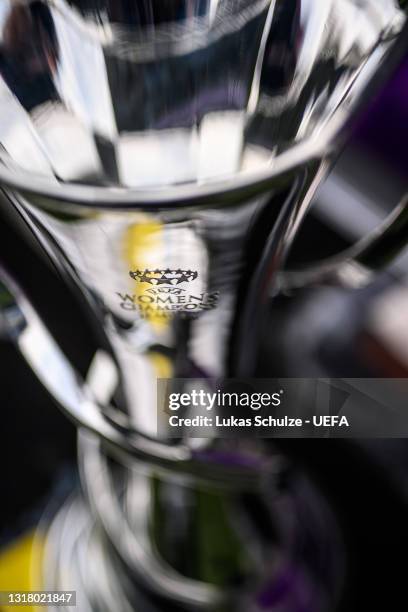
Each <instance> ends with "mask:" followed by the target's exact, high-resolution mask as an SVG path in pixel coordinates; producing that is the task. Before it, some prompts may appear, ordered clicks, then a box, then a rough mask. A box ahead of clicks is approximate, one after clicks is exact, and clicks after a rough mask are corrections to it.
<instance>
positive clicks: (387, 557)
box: [0, 59, 408, 612]
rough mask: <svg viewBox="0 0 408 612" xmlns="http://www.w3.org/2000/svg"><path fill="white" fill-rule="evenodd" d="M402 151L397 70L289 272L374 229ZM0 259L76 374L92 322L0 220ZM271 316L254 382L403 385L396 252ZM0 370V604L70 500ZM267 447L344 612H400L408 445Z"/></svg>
mask: <svg viewBox="0 0 408 612" xmlns="http://www.w3.org/2000/svg"><path fill="white" fill-rule="evenodd" d="M407 143H408V59H407V60H406V61H405V62H404V63H403V64H402V66H401V67H400V68H399V70H398V73H397V74H396V76H395V78H394V79H393V81H392V82H390V83H389V84H388V86H387V87H386V88H385V90H384V91H383V92H382V93H381V94H380V95H378V96H377V97H376V98H375V99H373V100H372V104H371V107H370V110H369V112H368V114H367V115H366V117H365V118H364V120H363V121H362V123H361V124H360V126H359V128H358V130H357V131H356V132H355V134H354V135H353V138H352V139H351V141H350V142H349V143H348V145H347V148H346V149H345V150H344V152H343V153H342V155H341V157H340V158H339V160H338V162H337V164H336V167H335V169H334V171H333V172H332V174H331V175H330V177H329V178H328V180H327V181H326V182H325V184H324V185H323V186H322V188H321V189H320V191H319V193H318V196H317V197H316V200H315V203H314V205H313V209H312V211H311V213H310V214H309V216H308V218H307V221H306V222H305V224H304V226H303V228H302V230H301V232H300V235H299V237H298V240H297V243H296V246H295V248H294V250H293V253H292V254H291V257H290V261H289V262H288V266H289V267H296V266H297V265H298V264H300V263H302V264H304V263H306V262H312V261H316V260H319V259H321V258H323V257H327V256H330V255H333V254H336V253H338V252H340V251H341V250H343V249H345V248H347V247H348V246H349V245H351V244H353V243H354V242H356V241H357V240H358V239H360V238H361V237H363V236H366V235H367V234H368V233H369V232H370V231H372V230H373V229H374V228H376V227H377V226H378V225H379V224H380V223H381V222H382V221H383V220H384V219H385V217H386V216H387V214H388V213H389V212H390V211H391V210H393V209H394V208H395V206H396V205H397V204H398V202H400V201H401V199H402V197H403V196H404V195H405V194H406V193H407V191H408V153H407ZM0 258H1V260H2V261H4V263H5V264H6V266H7V268H9V269H10V270H11V271H12V272H13V273H14V274H15V275H16V276H17V278H20V279H22V281H23V284H24V286H26V287H27V288H28V293H29V294H30V297H31V298H32V299H33V301H34V303H36V301H38V303H41V310H42V312H43V313H45V316H46V318H47V321H48V324H49V326H50V327H51V329H53V328H54V329H57V330H58V334H59V336H60V337H62V338H64V342H65V346H64V348H65V350H66V351H67V353H68V354H69V355H71V356H72V357H73V359H75V362H76V363H79V364H81V366H82V367H83V369H84V372H85V371H86V368H87V366H88V365H89V360H90V358H91V356H92V354H93V350H92V349H93V347H92V346H91V345H90V344H89V342H90V340H89V338H90V337H91V336H90V334H89V333H85V332H88V329H89V326H91V322H90V321H89V320H87V319H86V317H84V314H83V311H82V305H81V304H80V303H78V301H77V300H78V298H77V297H73V295H72V294H71V293H70V292H69V290H68V288H67V287H66V286H65V284H64V282H63V281H62V279H61V278H59V277H58V274H57V273H56V271H55V270H54V269H53V268H52V267H50V266H49V265H48V264H47V262H46V261H45V260H44V259H43V258H42V256H41V254H40V251H39V249H38V247H37V246H36V244H35V243H34V242H32V241H31V240H30V238H29V236H28V235H27V234H26V232H25V229H24V227H23V226H22V224H21V222H20V219H19V218H18V216H17V214H16V213H15V212H12V211H11V210H9V209H8V208H4V207H1V206H0ZM39 279H40V280H39ZM269 315H270V316H269V325H268V327H267V329H266V330H265V334H264V343H263V346H262V350H261V353H260V358H259V364H258V376H261V377H273V376H287V377H323V378H324V377H356V378H357V377H365V378H370V377H378V378H386V377H396V378H402V377H404V378H405V377H407V376H408V252H406V253H405V254H404V253H403V254H402V255H401V256H400V257H399V258H398V260H397V261H396V262H394V263H393V264H392V266H390V268H388V269H387V270H385V271H383V272H381V273H379V274H378V275H377V277H376V278H375V280H374V281H373V283H372V284H371V285H370V286H369V287H368V288H366V289H358V290H352V291H351V290H344V289H338V288H332V287H315V288H313V289H308V290H305V291H300V292H296V293H294V294H292V295H284V296H280V297H278V298H276V299H274V300H271V304H270V313H269ZM85 338H87V340H86V341H85ZM87 343H88V344H87ZM0 361H1V410H2V420H1V428H2V429H1V439H0V466H1V468H0V469H1V472H0V484H1V503H0V590H10V589H13V588H16V589H24V588H29V587H28V584H29V582H28V581H29V572H30V568H29V567H28V562H27V559H28V558H29V554H28V552H29V550H30V546H31V544H32V533H33V530H35V528H36V526H37V525H38V522H39V521H40V519H41V517H43V516H44V512H48V513H52V507H53V504H54V503H55V504H58V503H59V501H60V500H63V499H64V498H65V497H66V496H67V495H69V493H70V491H72V490H73V489H74V488H75V487H76V486H77V481H78V476H77V473H76V437H75V429H74V427H73V426H72V425H71V424H70V423H69V422H68V420H67V419H66V418H65V416H63V415H61V414H60V413H59V412H58V410H56V408H55V406H54V404H53V402H52V400H51V399H50V398H49V397H48V396H47V394H46V393H45V392H44V390H43V389H42V388H41V387H40V385H39V383H38V382H37V381H36V379H35V378H34V376H33V375H32V373H31V372H30V370H29V368H28V366H27V365H26V364H25V363H24V362H23V361H22V360H21V358H20V357H19V356H18V354H17V352H16V350H15V349H14V348H13V346H12V345H11V344H10V343H8V342H7V341H5V340H3V341H0ZM407 404H408V398H407ZM279 446H280V448H281V450H282V451H283V452H284V453H285V454H287V455H289V456H290V457H292V458H293V461H294V464H295V465H296V466H298V469H299V470H304V471H306V472H307V473H308V474H309V475H311V477H312V478H313V479H314V481H315V482H316V483H317V485H318V487H319V488H320V490H321V491H322V493H323V495H324V496H325V497H326V498H327V500H328V501H329V503H330V504H331V506H332V509H333V511H334V513H335V515H336V517H337V520H338V522H339V525H340V528H341V534H342V537H343V539H344V544H345V549H346V552H347V573H346V583H345V593H344V597H343V599H342V609H344V610H347V611H348V612H357V611H358V612H365V611H366V610H367V611H368V610H370V611H371V610H377V609H378V610H380V609H381V610H383V611H385V612H388V611H391V610H393V609H404V608H405V607H406V606H407V604H408V594H407V593H406V586H405V581H406V576H405V561H404V559H405V556H406V552H407V550H408V440H397V439H396V440H369V441H367V440H366V441H350V440H349V441H342V440H290V441H281V442H279ZM142 612H144V611H142ZM166 612H167V611H166Z"/></svg>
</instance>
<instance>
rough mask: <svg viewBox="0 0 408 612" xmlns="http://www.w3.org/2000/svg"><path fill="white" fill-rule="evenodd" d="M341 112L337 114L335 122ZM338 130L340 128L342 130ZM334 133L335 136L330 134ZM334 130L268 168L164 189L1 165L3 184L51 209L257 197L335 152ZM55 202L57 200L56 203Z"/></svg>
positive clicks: (132, 206) (139, 206) (299, 145)
mask: <svg viewBox="0 0 408 612" xmlns="http://www.w3.org/2000/svg"><path fill="white" fill-rule="evenodd" d="M336 114H337V113H335V115H334V116H333V117H332V118H331V121H330V123H332V122H333V119H334V118H335V116H336ZM336 131H337V130H336ZM329 132H330V134H329ZM333 132H334V130H333V129H330V127H329V125H327V126H326V128H325V129H324V130H323V132H322V133H320V134H319V137H318V138H314V139H312V138H311V139H307V140H305V141H300V142H298V143H296V144H295V145H294V146H292V147H290V148H289V149H288V150H286V151H284V152H283V153H281V154H280V155H278V156H277V157H276V158H275V159H274V160H273V162H272V164H270V165H269V167H268V168H267V169H264V170H259V171H252V172H250V173H245V172H242V173H240V172H238V173H237V174H234V175H232V176H228V177H225V178H221V179H215V180H213V181H212V180H209V181H208V182H190V183H184V184H179V185H169V186H166V187H162V188H151V189H138V188H137V187H124V186H99V185H91V184H81V183H75V182H72V183H68V182H66V183H65V182H59V181H55V182H54V181H50V180H49V179H47V178H46V177H42V176H40V175H34V174H31V173H30V172H29V171H27V170H22V169H18V170H12V169H10V168H8V167H7V166H5V165H0V188H3V189H4V188H6V189H10V190H11V191H13V192H14V193H16V192H17V193H19V192H20V193H22V194H30V195H35V196H40V197H43V198H45V199H46V202H43V204H44V207H46V208H58V210H61V209H62V208H64V209H65V210H68V211H70V210H71V211H74V210H76V209H77V208H78V207H80V208H86V209H99V208H102V209H112V210H121V209H122V210H123V209H127V210H132V209H135V210H138V209H150V208H155V207H158V208H173V207H182V206H191V205H193V206H194V205H195V204H204V203H207V202H210V201H214V200H217V201H218V202H223V201H229V200H230V198H232V199H233V200H234V201H236V200H237V199H238V200H239V199H240V197H242V196H244V197H246V196H248V195H257V194H259V193H262V192H264V191H266V190H267V189H268V187H269V186H270V185H271V184H272V183H273V181H274V180H276V178H278V177H283V176H285V175H287V174H288V173H291V172H292V171H295V170H296V169H298V168H301V167H305V166H309V164H311V163H313V162H314V161H315V162H318V161H320V160H321V159H322V158H323V157H325V156H327V155H329V154H330V150H331V148H334V147H332V146H330V145H329V143H330V142H331V141H334V140H335V138H333V136H334V134H333ZM53 200H55V202H53Z"/></svg>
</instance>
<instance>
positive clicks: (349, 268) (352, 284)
mask: <svg viewBox="0 0 408 612" xmlns="http://www.w3.org/2000/svg"><path fill="white" fill-rule="evenodd" d="M407 245H408V194H407V195H406V196H404V198H403V200H402V202H401V203H400V204H399V205H398V206H397V208H396V209H395V210H394V211H393V212H392V213H391V214H390V215H389V216H388V217H387V219H386V220H385V221H384V222H383V223H382V225H381V226H380V227H379V228H377V229H376V230H374V231H373V232H372V233H371V234H370V235H368V236H366V237H364V238H363V239H362V240H360V241H359V242H357V243H356V244H355V245H354V246H352V247H350V248H349V249H347V250H346V251H343V253H340V254H339V255H336V256H334V257H330V258H328V259H325V260H323V261H320V262H318V263H317V264H314V265H313V266H308V267H305V268H299V269H297V270H286V271H283V272H281V273H280V276H279V288H280V289H281V291H284V292H290V291H293V290H296V289H303V288H307V287H311V286H314V285H319V284H334V285H337V286H340V287H345V288H350V289H355V288H360V287H363V286H365V285H367V284H369V283H370V282H371V281H372V279H373V275H374V273H375V272H377V271H379V270H381V269H383V268H385V267H387V266H388V265H389V264H390V263H391V262H392V261H393V260H394V259H395V258H396V257H397V256H398V255H399V254H400V253H401V252H402V251H403V250H404V249H405V248H406V246H407Z"/></svg>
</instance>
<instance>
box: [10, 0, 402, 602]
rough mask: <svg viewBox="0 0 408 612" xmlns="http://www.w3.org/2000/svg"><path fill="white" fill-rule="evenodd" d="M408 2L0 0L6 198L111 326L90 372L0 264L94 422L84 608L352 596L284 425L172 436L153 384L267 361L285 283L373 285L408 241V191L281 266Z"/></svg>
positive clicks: (77, 519) (393, 43) (85, 466)
mask: <svg viewBox="0 0 408 612" xmlns="http://www.w3.org/2000/svg"><path fill="white" fill-rule="evenodd" d="M402 4H403V3H400V2H397V1H396V0H285V1H281V0H253V1H251V2H248V1H246V0H245V1H244V0H173V1H171V2H170V1H164V0H161V1H160V2H156V1H155V0H140V1H137V0H134V1H130V0H114V1H113V0H49V1H42V0H34V1H29V0H27V1H23V0H22V1H18V2H15V1H12V0H4V2H3V3H2V6H1V8H0V33H1V35H0V41H1V44H0V76H1V79H0V143H1V150H0V162H1V163H0V183H1V186H2V189H3V192H4V197H3V199H4V206H12V207H14V209H16V210H17V211H18V213H19V214H20V215H21V217H22V219H23V220H24V223H25V224H27V226H28V227H29V229H30V231H31V232H32V233H33V235H34V236H35V237H36V239H37V240H38V242H39V243H40V244H41V247H42V248H43V249H44V251H45V253H46V254H47V256H48V257H49V258H50V260H51V261H52V262H53V265H55V266H56V267H57V269H58V270H59V272H60V274H61V276H63V277H64V278H65V279H66V280H67V282H69V283H70V289H71V291H73V292H76V293H78V294H79V295H81V296H82V298H83V299H84V300H85V301H86V303H87V307H88V308H89V310H90V311H91V313H92V315H91V316H92V318H93V320H94V323H95V326H96V327H97V328H98V329H99V331H100V333H101V336H103V337H104V339H105V340H106V342H103V343H101V346H100V348H99V349H98V350H96V351H95V355H94V358H93V360H92V363H91V365H90V367H89V370H88V372H87V374H86V376H81V375H80V374H79V372H78V367H77V366H76V364H75V363H72V362H71V361H70V360H69V359H68V358H67V357H66V356H65V354H64V352H63V351H62V350H61V347H60V346H59V342H58V338H53V337H52V335H51V334H50V332H49V330H48V329H47V325H46V323H47V322H46V321H43V320H42V319H41V317H40V316H39V315H38V313H37V312H36V310H35V308H33V305H32V304H30V302H29V300H28V299H27V297H26V295H25V292H24V288H22V287H19V285H18V283H16V282H15V281H14V280H13V279H12V278H10V276H9V275H8V273H7V272H6V271H3V272H2V274H1V276H2V294H3V295H4V296H5V297H4V299H3V300H2V303H3V304H5V307H4V309H5V312H6V313H7V312H14V313H15V312H16V309H17V312H19V313H20V314H19V316H18V317H15V316H14V317H12V318H10V317H8V318H7V317H6V323H7V325H8V326H11V328H12V330H13V332H12V334H13V338H14V339H15V341H16V343H17V345H18V347H19V350H20V351H21V352H22V354H23V355H24V357H25V358H26V359H27V361H28V362H29V363H30V365H31V367H32V368H33V370H34V372H35V373H36V375H37V376H38V378H39V379H40V380H41V381H42V382H43V384H44V385H45V387H46V388H47V389H48V390H49V391H50V392H51V393H52V395H53V397H54V398H55V400H56V401H57V403H58V405H59V406H60V407H61V408H62V409H63V410H64V411H65V412H66V413H67V414H68V415H69V416H70V417H71V418H72V419H74V421H75V422H76V423H77V424H78V426H79V467H80V474H81V481H82V485H83V491H84V495H81V494H78V495H76V496H74V497H73V498H72V500H70V501H69V502H67V503H66V504H65V505H64V506H63V508H62V509H61V510H60V512H59V513H58V514H57V516H56V517H55V520H54V521H53V523H52V525H51V527H50V529H49V533H48V540H47V541H48V544H47V548H46V555H45V562H44V568H45V569H44V575H45V583H46V585H47V588H49V589H52V590H55V589H64V590H76V591H77V593H78V595H77V603H78V605H79V607H80V610H81V612H85V611H87V610H90V611H91V610H101V611H104V612H105V611H106V612H108V611H109V612H111V611H113V610H115V612H119V611H122V610H123V611H125V610H137V609H141V610H143V611H145V610H146V611H150V610H152V611H156V610H157V611H161V610H163V611H164V610H166V612H167V611H170V610H197V609H207V610H214V611H215V612H227V611H234V612H235V611H238V610H242V611H245V612H248V611H250V612H252V611H253V612H255V611H258V610H259V611H260V610H276V611H278V610H279V612H298V611H300V610H313V611H314V612H320V611H322V612H324V611H325V610H333V609H334V606H336V605H337V602H338V599H339V592H340V590H341V585H342V579H343V578H342V576H343V563H342V547H341V542H340V537H339V533H338V527H337V525H336V521H335V519H334V517H333V515H332V513H331V511H330V508H329V507H327V505H326V504H325V502H324V500H323V499H322V498H321V496H319V493H318V491H317V490H316V488H315V487H314V486H313V484H312V483H311V482H310V481H309V480H308V479H307V478H306V477H296V478H292V477H291V474H290V469H289V467H288V463H287V461H286V460H285V457H283V456H282V455H281V454H280V453H279V452H278V451H277V450H276V447H275V446H274V445H273V444H272V443H271V441H264V440H254V439H249V440H248V439H239V440H237V439H233V438H231V437H226V438H223V439H220V438H219V437H218V436H216V435H214V436H212V437H211V436H210V437H206V438H201V437H200V436H191V434H190V435H189V434H188V433H187V432H185V434H184V433H183V432H181V433H180V432H179V435H178V436H177V437H174V436H172V435H171V433H170V432H169V431H168V430H166V427H164V426H163V424H162V423H160V422H159V421H160V419H161V417H162V413H161V412H160V411H159V410H158V403H159V400H160V397H159V396H160V393H159V392H158V386H157V382H158V380H163V379H164V380H165V381H166V385H167V386H168V388H170V389H175V390H177V391H178V392H179V393H182V392H183V391H184V390H186V391H188V389H189V388H190V387H189V385H190V386H191V382H189V381H191V380H196V379H200V380H204V381H206V384H208V385H209V386H210V387H211V385H213V381H214V380H215V381H223V380H226V379H229V378H237V377H239V378H243V377H251V376H253V375H254V371H255V366H256V359H257V347H258V342H259V338H260V336H261V334H262V324H263V318H264V311H265V306H266V305H267V304H268V302H269V300H270V297H271V294H272V295H276V294H277V293H278V292H279V291H281V290H282V289H285V290H287V289H293V288H296V287H299V286H302V285H305V284H308V283H313V282H316V281H325V280H328V279H329V280H331V281H335V282H339V283H343V284H348V285H351V286H355V285H356V284H361V283H364V282H366V281H368V280H369V279H370V274H371V270H372V269H375V268H376V267H378V253H379V251H380V252H381V262H382V263H386V262H387V261H388V260H389V257H390V256H391V255H395V253H396V251H397V250H398V249H399V248H402V246H403V245H404V244H405V241H406V229H407V224H408V221H407V218H406V217H407V214H406V210H407V209H406V205H405V203H402V204H401V206H400V207H399V208H398V209H397V210H396V211H395V213H393V215H392V216H391V217H390V218H389V219H388V220H387V221H386V223H385V224H384V226H383V227H382V228H381V231H380V232H376V233H375V234H373V235H372V236H369V237H367V239H365V240H364V241H362V243H359V244H358V245H356V247H355V248H353V249H351V250H350V251H349V252H347V253H346V254H344V255H343V256H340V257H337V258H334V259H333V260H330V261H328V262H322V263H320V264H319V265H318V266H316V267H315V268H313V269H311V270H310V269H309V270H300V271H292V272H287V271H285V262H286V258H287V255H288V253H289V251H290V248H291V246H292V244H293V242H294V239H295V237H296V234H297V230H298V228H299V227H300V225H301V223H302V220H303V219H304V217H305V215H306V213H307V212H308V209H309V206H310V203H311V201H312V199H313V196H314V194H315V192H316V189H317V188H318V186H319V185H320V183H321V182H322V180H324V178H325V177H326V175H327V173H328V172H329V171H330V168H331V166H332V164H333V161H334V160H335V159H336V155H337V154H338V152H339V150H340V149H341V147H342V145H343V144H344V142H345V141H346V140H347V137H348V136H349V135H350V134H351V133H352V130H353V129H354V127H355V126H356V125H357V124H358V121H359V119H360V117H361V114H362V113H363V112H364V109H365V108H366V105H367V104H368V103H369V101H370V99H371V97H372V96H373V95H374V93H375V91H376V88H378V87H379V86H380V85H381V84H382V83H383V82H384V81H385V80H386V78H387V77H388V76H389V75H390V74H391V73H392V70H393V69H394V68H395V66H396V65H397V63H398V61H399V59H400V58H401V56H402V53H403V52H404V50H405V48H406V40H407V26H406V14H405V12H404V11H403V7H402ZM390 237H391V238H392V240H391V239H390ZM391 243H392V244H391ZM50 299H52V298H50ZM10 309H12V310H10ZM68 325H69V322H67V326H68ZM72 332H73V333H75V330H74V329H73V330H72ZM166 408H168V406H167V407H166V406H165V410H166ZM310 551H313V554H310Z"/></svg>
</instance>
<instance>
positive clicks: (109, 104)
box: [0, 0, 403, 206]
mask: <svg viewBox="0 0 408 612" xmlns="http://www.w3.org/2000/svg"><path fill="white" fill-rule="evenodd" d="M402 24H403V13H402V11H401V10H399V4H398V2H397V1H396V0H363V1H357V0H303V1H301V0H290V1H287V2H284V3H282V2H276V1H274V0H254V1H252V2H247V1H243V0H218V1H215V0H188V1H187V0H186V1H178V2H176V3H174V4H173V3H165V4H164V3H161V2H148V1H146V2H138V3H129V2H127V1H125V0H123V1H122V0H115V1H109V0H104V1H102V0H101V1H100V0H95V1H94V2H92V1H78V2H73V1H72V2H67V1H65V0H55V1H50V2H42V1H38V0H37V1H35V2H29V1H26V2H13V1H10V0H4V2H3V3H2V6H1V11H0V32H1V39H0V40H1V42H0V48H1V51H0V74H1V76H2V80H1V88H0V116H1V121H0V142H1V144H2V146H3V152H2V155H1V159H2V162H3V164H4V167H2V168H0V178H1V179H2V180H3V182H7V183H10V184H15V185H18V186H19V187H20V188H21V187H25V188H27V189H29V190H35V191H40V192H43V193H44V192H45V193H46V194H51V195H52V196H53V197H56V198H58V199H60V200H62V199H64V198H65V199H67V200H68V201H73V200H79V201H82V202H83V203H85V204H87V205H88V206H91V205H92V204H93V203H94V202H96V201H99V202H100V203H103V202H105V203H109V204H110V205H114V204H115V203H116V204H122V205H125V204H127V205H129V204H132V203H133V205H137V204H138V205H143V204H149V202H151V203H152V204H153V203H154V202H159V203H160V202H162V203H163V202H168V201H173V203H174V201H176V200H177V199H180V200H182V201H185V200H186V199H190V200H191V198H194V197H196V198H203V197H204V196H205V195H206V194H207V193H208V194H209V195H212V194H213V193H222V192H223V191H225V189H226V188H227V187H233V188H234V189H238V188H239V187H242V188H243V187H248V185H250V184H252V183H254V181H255V180H260V179H267V178H268V177H270V176H271V175H272V176H274V175H276V174H278V173H280V172H282V170H284V169H286V168H290V167H293V166H294V165H297V164H298V163H299V162H300V161H301V160H302V159H304V158H305V157H316V156H318V157H321V156H322V155H325V154H326V153H327V152H328V151H329V149H330V148H331V147H332V145H333V137H334V136H335V134H336V133H337V132H338V131H339V130H341V128H342V127H343V124H344V121H345V119H346V118H347V115H348V114H349V113H350V106H352V105H353V104H354V103H355V101H356V99H357V98H358V94H359V93H361V87H362V85H363V83H364V78H367V75H370V74H371V73H372V71H373V70H374V69H375V68H377V67H378V66H377V64H378V62H379V61H380V60H381V58H382V56H383V55H384V53H385V51H386V47H387V45H386V44H385V42H386V41H389V40H390V39H392V38H393V37H394V36H395V35H396V33H397V32H398V30H399V29H400V28H401V27H402ZM362 72H363V73H365V75H366V76H365V77H364V74H363V75H362V74H361V73H362ZM357 76H360V79H359V81H360V87H359V86H358V83H356V78H357ZM352 86H353V87H354V91H353V95H352V96H351V97H350V98H349V99H348V100H347V96H348V94H349V93H350V87H352ZM345 102H347V104H345ZM232 181H233V182H232ZM90 186H92V187H90Z"/></svg>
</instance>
